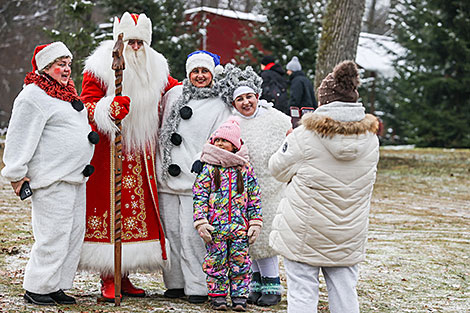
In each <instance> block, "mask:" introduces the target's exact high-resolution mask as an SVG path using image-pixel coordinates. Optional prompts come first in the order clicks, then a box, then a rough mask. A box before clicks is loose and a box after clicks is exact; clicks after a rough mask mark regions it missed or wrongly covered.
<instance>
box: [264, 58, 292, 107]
mask: <svg viewBox="0 0 470 313" xmlns="http://www.w3.org/2000/svg"><path fill="white" fill-rule="evenodd" d="M261 70H262V72H261V74H260V76H261V78H262V79H263V84H262V85H261V89H262V93H261V97H260V99H265V100H266V101H268V102H272V103H273V104H274V108H276V109H278V110H279V111H281V112H283V113H285V114H287V115H290V114H289V106H288V98H287V80H286V79H285V78H284V75H285V74H286V73H285V71H284V69H283V68H282V66H281V65H279V64H276V63H275V59H274V57H273V56H272V55H266V56H264V57H263V59H261Z"/></svg>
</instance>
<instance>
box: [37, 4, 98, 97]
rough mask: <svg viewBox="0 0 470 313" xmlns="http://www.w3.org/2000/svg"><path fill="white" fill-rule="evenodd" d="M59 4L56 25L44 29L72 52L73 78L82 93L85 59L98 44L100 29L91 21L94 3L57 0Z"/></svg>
mask: <svg viewBox="0 0 470 313" xmlns="http://www.w3.org/2000/svg"><path fill="white" fill-rule="evenodd" d="M57 6H58V7H57V11H56V12H55V21H56V22H55V25H54V27H53V28H52V29H48V28H45V29H44V30H45V31H46V33H47V34H48V35H49V36H50V37H51V38H52V39H53V40H54V41H62V42H63V43H64V44H65V45H66V46H67V47H68V48H69V50H70V51H71V52H72V54H73V62H72V79H73V80H74V82H75V87H76V88H77V91H78V93H79V94H80V91H81V86H82V83H81V82H82V70H83V60H84V59H85V58H86V57H87V56H88V55H89V54H90V53H91V51H93V49H94V48H95V47H96V45H97V44H98V40H97V39H96V38H95V36H96V35H98V33H99V30H98V28H97V26H96V25H95V24H93V23H90V20H91V15H92V10H93V7H94V4H93V3H92V2H90V1H76V0H61V1H57Z"/></svg>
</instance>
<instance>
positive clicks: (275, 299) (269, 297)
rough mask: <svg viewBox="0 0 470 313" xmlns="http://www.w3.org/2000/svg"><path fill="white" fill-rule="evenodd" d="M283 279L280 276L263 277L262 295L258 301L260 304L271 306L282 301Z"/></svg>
mask: <svg viewBox="0 0 470 313" xmlns="http://www.w3.org/2000/svg"><path fill="white" fill-rule="evenodd" d="M281 292H282V286H281V280H280V278H279V276H278V277H264V276H263V277H261V293H262V296H261V297H260V298H259V299H258V302H257V303H256V304H257V305H259V306H271V305H276V304H278V303H279V302H281Z"/></svg>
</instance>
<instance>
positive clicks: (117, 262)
mask: <svg viewBox="0 0 470 313" xmlns="http://www.w3.org/2000/svg"><path fill="white" fill-rule="evenodd" d="M122 36H123V34H122V33H121V34H119V36H118V39H117V41H116V43H115V44H114V48H113V65H112V69H113V70H114V76H115V81H114V83H115V86H116V92H115V95H116V96H120V95H121V92H122V71H123V70H124V57H123V55H122V52H123V49H124V42H123V41H122ZM114 123H115V125H116V126H117V128H118V131H117V132H116V138H115V139H114V149H115V155H114V201H115V208H114V305H115V306H120V305H121V180H122V142H121V140H122V135H121V130H122V125H121V120H118V119H116V120H114Z"/></svg>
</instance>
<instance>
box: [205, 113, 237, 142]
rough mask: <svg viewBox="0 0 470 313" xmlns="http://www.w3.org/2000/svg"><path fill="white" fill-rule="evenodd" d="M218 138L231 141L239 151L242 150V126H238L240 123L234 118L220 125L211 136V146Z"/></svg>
mask: <svg viewBox="0 0 470 313" xmlns="http://www.w3.org/2000/svg"><path fill="white" fill-rule="evenodd" d="M217 138H222V139H225V140H228V141H230V142H231V143H232V144H233V145H234V146H235V147H236V148H237V149H238V150H240V147H241V146H242V144H243V141H242V139H241V138H240V125H239V124H238V121H237V120H236V119H235V118H233V117H232V118H229V119H228V120H227V121H225V122H224V123H223V124H222V125H220V126H219V128H217V130H216V131H215V132H214V133H213V134H212V136H211V139H210V141H211V144H214V140H215V139H217Z"/></svg>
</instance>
